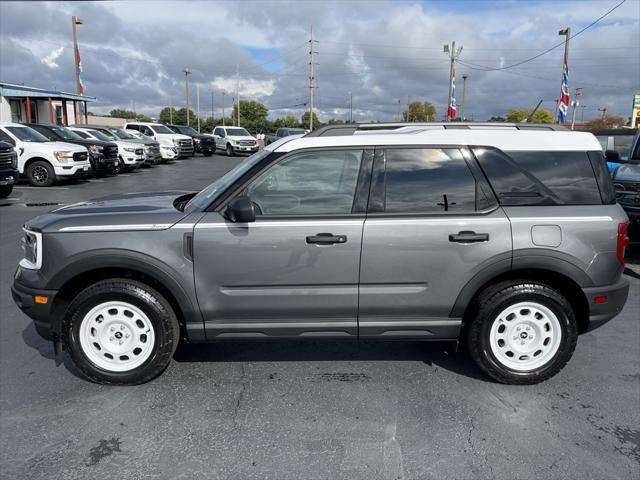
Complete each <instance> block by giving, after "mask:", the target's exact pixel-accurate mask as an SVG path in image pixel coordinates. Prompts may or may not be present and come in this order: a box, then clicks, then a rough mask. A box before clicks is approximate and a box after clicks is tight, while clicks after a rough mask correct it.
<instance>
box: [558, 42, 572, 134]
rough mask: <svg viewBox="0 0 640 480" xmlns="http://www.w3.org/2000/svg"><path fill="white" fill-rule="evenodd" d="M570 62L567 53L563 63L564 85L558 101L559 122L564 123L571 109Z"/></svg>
mask: <svg viewBox="0 0 640 480" xmlns="http://www.w3.org/2000/svg"><path fill="white" fill-rule="evenodd" d="M569 100H570V99H569V63H568V61H567V54H566V53H565V55H564V61H563V64H562V87H561V91H560V101H559V102H558V123H563V122H564V121H565V118H567V112H568V111H569Z"/></svg>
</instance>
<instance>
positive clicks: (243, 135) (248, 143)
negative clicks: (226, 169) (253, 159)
mask: <svg viewBox="0 0 640 480" xmlns="http://www.w3.org/2000/svg"><path fill="white" fill-rule="evenodd" d="M213 137H214V138H215V140H216V149H217V150H224V151H225V152H227V155H228V156H229V157H231V156H233V155H234V154H236V153H255V152H257V151H258V140H256V137H254V136H252V135H251V134H250V133H249V132H247V131H246V130H245V129H244V128H241V127H223V126H217V127H215V128H214V129H213Z"/></svg>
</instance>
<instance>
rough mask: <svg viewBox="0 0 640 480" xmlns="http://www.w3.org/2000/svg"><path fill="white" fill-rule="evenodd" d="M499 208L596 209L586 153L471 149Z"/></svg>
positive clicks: (597, 200)
mask: <svg viewBox="0 0 640 480" xmlns="http://www.w3.org/2000/svg"><path fill="white" fill-rule="evenodd" d="M474 154H475V155H476V157H477V158H478V161H479V162H480V165H481V166H482V169H483V170H484V172H485V174H486V175H487V177H488V179H489V182H490V183H491V186H492V187H493V189H494V190H495V192H496V195H497V196H498V199H499V200H500V203H501V204H502V205H598V204H601V203H602V200H601V198H600V190H599V189H598V184H597V182H596V178H595V175H594V171H593V168H592V167H591V162H590V161H589V157H588V156H587V153H586V152H545V151H518V152H504V153H503V152H501V151H499V150H495V149H483V148H478V149H474Z"/></svg>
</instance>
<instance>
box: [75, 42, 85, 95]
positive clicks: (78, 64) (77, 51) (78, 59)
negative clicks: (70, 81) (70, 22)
mask: <svg viewBox="0 0 640 480" xmlns="http://www.w3.org/2000/svg"><path fill="white" fill-rule="evenodd" d="M76 65H77V66H78V84H79V85H78V87H79V90H80V92H79V93H80V95H84V84H83V83H82V76H81V75H80V74H81V73H82V61H81V60H80V50H79V49H78V47H77V46H76Z"/></svg>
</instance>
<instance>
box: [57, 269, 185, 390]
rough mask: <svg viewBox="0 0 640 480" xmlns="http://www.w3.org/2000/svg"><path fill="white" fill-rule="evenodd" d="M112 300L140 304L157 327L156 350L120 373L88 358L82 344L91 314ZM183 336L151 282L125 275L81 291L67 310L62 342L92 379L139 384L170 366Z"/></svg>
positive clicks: (107, 382) (154, 327)
mask: <svg viewBox="0 0 640 480" xmlns="http://www.w3.org/2000/svg"><path fill="white" fill-rule="evenodd" d="M109 301H122V302H127V303H129V304H131V305H133V306H135V307H137V308H138V309H140V310H141V311H142V312H144V314H145V315H146V316H147V317H148V319H149V321H150V323H151V324H152V326H153V329H154V335H155V344H154V345H153V347H152V351H151V353H150V355H149V357H148V358H147V359H146V361H145V362H144V363H143V364H142V365H140V366H138V367H136V368H134V369H132V370H128V371H124V372H116V371H110V370H106V369H103V368H100V367H99V366H97V365H96V364H94V363H93V362H92V361H91V360H90V359H89V358H88V357H87V355H86V354H85V353H84V351H83V349H82V346H81V344H80V340H79V335H80V326H81V324H82V321H83V319H84V318H85V316H86V315H87V313H89V311H90V310H91V309H93V308H94V307H96V306H97V305H99V304H101V303H104V302H109ZM179 339H180V327H179V325H178V320H177V318H176V315H175V312H174V311H173V309H172V308H171V305H170V304H169V302H167V300H166V299H165V298H164V297H163V296H162V295H161V294H160V293H158V292H157V291H156V290H154V289H153V288H151V287H149V286H148V285H146V284H144V283H141V282H138V281H135V280H130V279H125V278H113V279H107V280H102V281H100V282H97V283H95V284H93V285H91V286H90V287H88V288H86V289H85V290H83V291H82V292H80V294H78V295H77V296H76V297H75V298H74V299H73V301H72V302H71V304H70V306H69V308H68V310H67V313H66V315H65V319H64V323H63V329H62V342H63V345H64V347H65V349H66V350H67V351H68V352H69V356H70V357H71V360H72V361H73V363H74V365H75V366H76V367H77V368H78V369H79V370H80V371H81V372H82V373H83V374H84V375H85V376H86V377H87V378H88V379H89V380H91V381H93V382H96V383H102V384H110V385H138V384H141V383H145V382H148V381H149V380H152V379H154V378H155V377H157V376H158V375H160V373H162V372H163V371H164V370H165V368H166V367H167V366H168V365H169V362H170V361H171V358H172V357H173V354H174V352H175V350H176V348H177V346H178V341H179Z"/></svg>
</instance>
